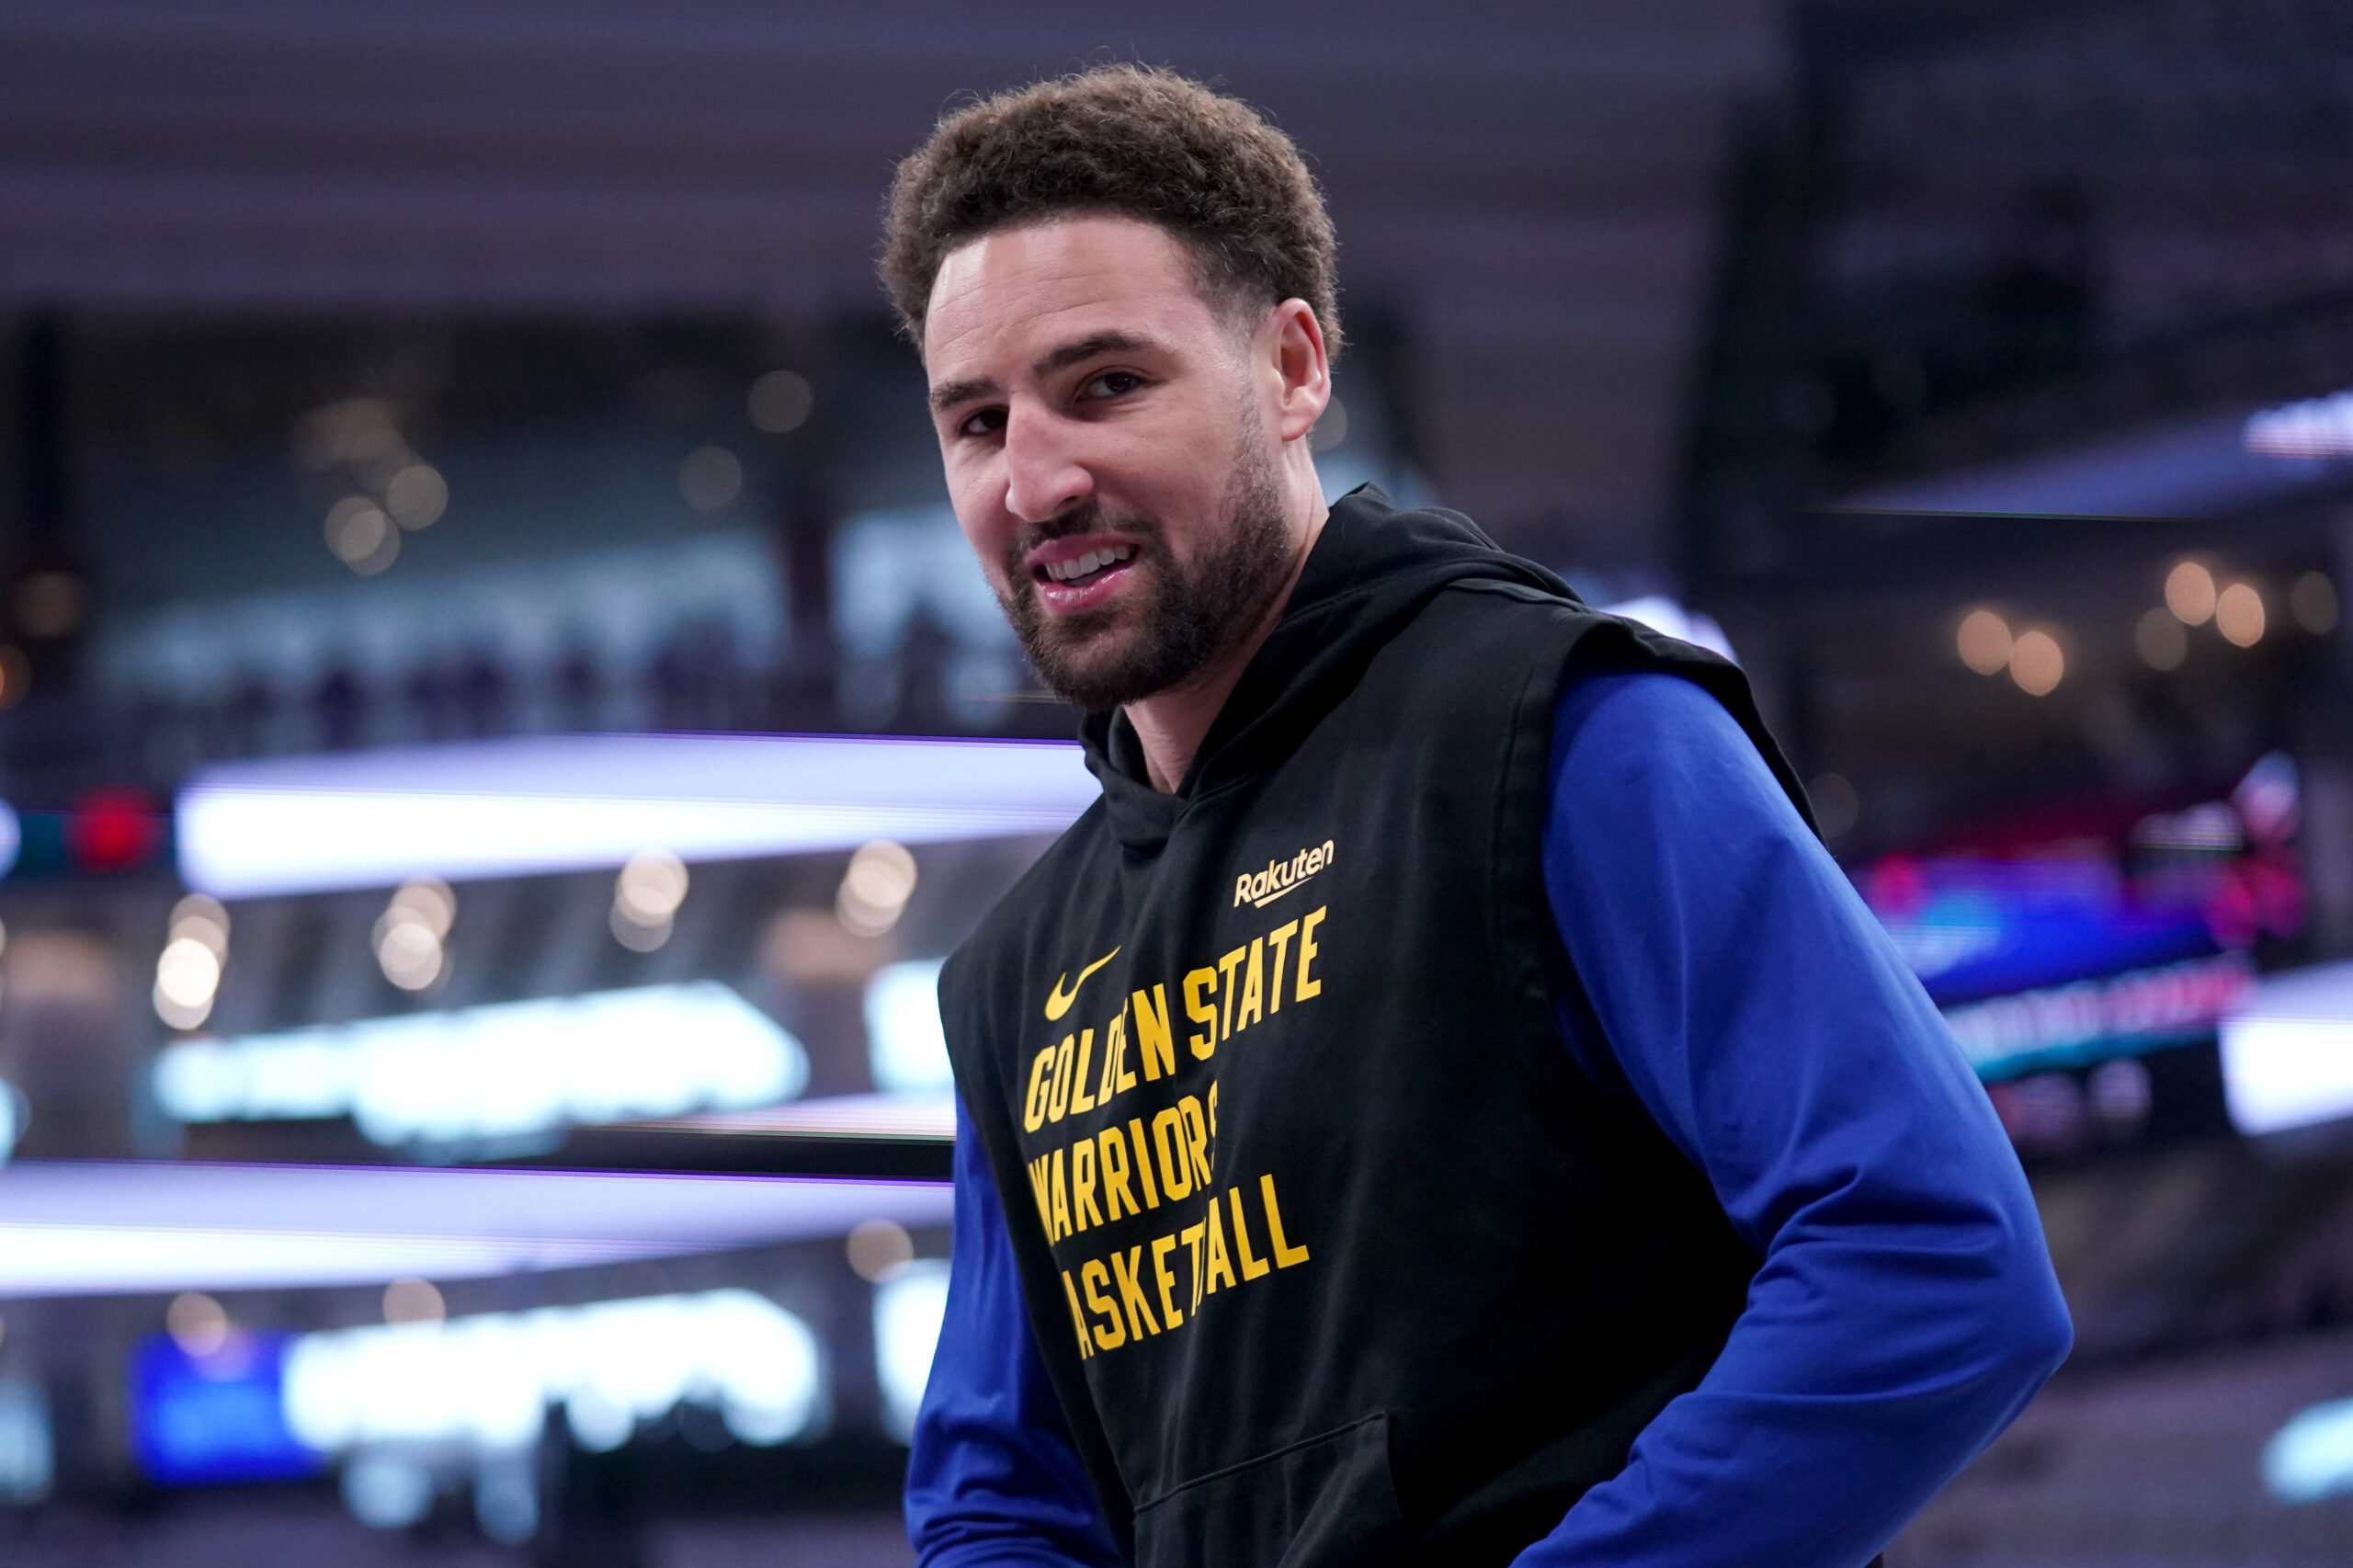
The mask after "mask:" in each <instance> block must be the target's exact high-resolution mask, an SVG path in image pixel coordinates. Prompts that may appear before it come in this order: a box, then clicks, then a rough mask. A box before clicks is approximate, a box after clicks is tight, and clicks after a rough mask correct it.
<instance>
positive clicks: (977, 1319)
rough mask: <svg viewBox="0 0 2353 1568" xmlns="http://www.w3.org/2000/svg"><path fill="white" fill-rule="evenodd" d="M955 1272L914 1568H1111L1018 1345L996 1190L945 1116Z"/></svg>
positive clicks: (935, 1361)
mask: <svg viewBox="0 0 2353 1568" xmlns="http://www.w3.org/2000/svg"><path fill="white" fill-rule="evenodd" d="M951 1267H953V1269H954V1272H953V1273H952V1274H950V1275H949V1284H948V1311H947V1314H946V1316H945V1318H944V1319H943V1320H942V1321H941V1323H940V1326H939V1347H938V1350H936V1351H935V1352H933V1355H932V1360H931V1381H930V1382H929V1383H928V1384H927V1385H926V1387H925V1389H924V1395H923V1405H922V1408H921V1409H920V1410H918V1411H917V1412H916V1415H915V1444H914V1451H913V1452H912V1453H911V1454H910V1455H909V1456H908V1459H907V1493H906V1510H907V1536H908V1539H909V1540H912V1541H913V1542H914V1543H915V1554H916V1560H917V1561H918V1562H920V1563H921V1564H922V1565H923V1568H964V1565H966V1564H975V1565H977V1564H981V1563H988V1564H991V1565H993V1568H994V1565H998V1564H1013V1565H1016V1568H1022V1565H1027V1568H1113V1565H1115V1564H1117V1563H1118V1562H1119V1556H1118V1553H1117V1552H1115V1551H1113V1550H1112V1547H1111V1541H1110V1538H1109V1536H1108V1535H1107V1534H1106V1533H1105V1531H1104V1528H1103V1524H1102V1520H1101V1517H1100V1516H1099V1514H1098V1513H1097V1509H1096V1503H1095V1490H1094V1487H1093V1486H1092V1484H1090V1483H1089V1482H1088V1481H1087V1479H1086V1471H1085V1470H1084V1469H1083V1468H1081V1466H1080V1464H1079V1461H1078V1456H1077V1454H1076V1453H1075V1452H1074V1451H1073V1450H1072V1448H1071V1441H1070V1428H1069V1427H1068V1426H1066V1425H1065V1424H1064V1422H1063V1412H1062V1405H1061V1403H1059V1402H1058V1401H1057V1400H1056V1398H1055V1396H1054V1390H1053V1385H1052V1384H1051V1383H1050V1382H1049V1381H1047V1378H1046V1368H1045V1364H1044V1362H1043V1361H1042V1360H1040V1358H1039V1355H1038V1347H1037V1345H1036V1343H1035V1342H1034V1341H1033V1340H1032V1339H1031V1338H1030V1337H1029V1312H1028V1310H1027V1309H1026V1308H1025V1307H1024V1306H1023V1304H1022V1300H1021V1283H1020V1278H1019V1277H1018V1276H1017V1274H1016V1272H1015V1269H1014V1261H1013V1246H1012V1243H1011V1242H1010V1241H1009V1240H1008V1239H1007V1238H1006V1232H1005V1211H1004V1210H1002V1209H1001V1208H999V1207H998V1204H997V1192H996V1184H995V1181H993V1180H992V1179H991V1178H990V1176H989V1167H988V1160H987V1157H986V1156H985V1155H984V1154H983V1153H982V1152H981V1147H980V1140H979V1139H978V1138H976V1137H974V1136H973V1133H972V1123H971V1122H970V1121H969V1120H967V1119H966V1118H965V1115H964V1107H963V1102H962V1101H961V1099H960V1100H959V1101H958V1102H957V1106H956V1221H955V1233H954V1257H953V1259H952V1260H951Z"/></svg>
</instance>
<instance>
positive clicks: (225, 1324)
mask: <svg viewBox="0 0 2353 1568" xmlns="http://www.w3.org/2000/svg"><path fill="white" fill-rule="evenodd" d="M164 1332H165V1333H166V1334H168V1335H171V1336H172V1343H173V1344H175V1345H176V1346H179V1347H180V1348H181V1349H182V1350H184V1351H186V1352H187V1353H188V1355H190V1356H194V1357H196V1358H199V1359H202V1358H204V1357H207V1356H210V1355H212V1354H214V1353H215V1352H216V1351H218V1350H219V1349H220V1348H221V1347H222V1346H224V1345H226V1344H228V1343H229V1334H230V1324H229V1313H228V1312H227V1310H226V1309H224V1308H223V1307H222V1305H221V1303H220V1302H218V1301H214V1300H213V1299H212V1298H211V1297H210V1296H208V1295H206V1294H205V1293H204V1292H203V1291H201V1290H183V1291H181V1292H180V1293H179V1294H178V1295H176V1296H175V1297H173V1298H172V1304H171V1305H170V1306H169V1307H166V1308H165V1310H164Z"/></svg>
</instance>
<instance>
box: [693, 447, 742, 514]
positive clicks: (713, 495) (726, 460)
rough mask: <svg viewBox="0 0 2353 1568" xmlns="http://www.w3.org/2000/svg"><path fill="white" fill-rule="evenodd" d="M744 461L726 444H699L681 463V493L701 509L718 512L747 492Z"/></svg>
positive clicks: (694, 506)
mask: <svg viewBox="0 0 2353 1568" xmlns="http://www.w3.org/2000/svg"><path fill="white" fill-rule="evenodd" d="M743 489H744V460H743V459H741V458H739V457H737V456H736V455H735V454H734V453H733V452H731V451H729V450H728V449H726V448H725V447H697V448H696V449H694V450H693V451H691V452H688V454H687V460H686V461H684V462H682V463H680V464H679V465H678V494H680V495H681V496H683V497H684V498H685V500H686V503H687V505H688V506H692V507H693V508H694V509H695V510H696V511H698V512H715V511H717V510H719V508H721V507H722V506H726V505H727V504H728V503H729V502H730V501H733V500H734V499H735V497H736V496H737V495H739V494H742V493H743Z"/></svg>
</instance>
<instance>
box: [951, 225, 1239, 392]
mask: <svg viewBox="0 0 2353 1568" xmlns="http://www.w3.org/2000/svg"><path fill="white" fill-rule="evenodd" d="M1216 325H1217V323H1216V316H1215V312H1212V311H1211V308H1210V306H1209V303H1208V301H1205V300H1204V299H1203V298H1202V297H1201V290H1200V285H1199V275H1198V273H1197V272H1196V270H1195V267H1194V263H1193V257H1192V254H1191V253H1190V252H1189V251H1188V250H1187V249H1186V248H1185V245H1184V243H1183V242H1182V241H1180V240H1178V239H1177V238H1176V236H1175V235H1173V234H1171V233H1168V232H1167V231H1166V230H1165V229H1163V228H1161V227H1160V226H1159V225H1158V224H1155V223H1147V222H1142V221H1141V220H1138V219H1133V218H1120V217H1108V216H1102V215H1095V214H1090V215H1087V216H1084V217H1074V218H1059V219H1054V220H1051V221H1049V222H1040V223H1025V224H1021V225H1019V226H1017V227H1014V228H1009V229H998V230H994V231H992V232H990V233H985V234H983V235H981V236H980V237H979V238H978V239H974V240H972V241H969V242H967V243H966V244H962V245H960V246H958V247H957V248H956V249H955V250H953V251H950V252H949V254H948V256H947V258H946V259H945V260H943V261H942V262H941V263H940V266H939V273H938V277H937V278H935V279H934V280H933V282H932V286H931V300H930V303H929V304H928V306H927V307H926V312H925V316H924V363H925V365H926V368H927V369H929V370H930V372H931V379H932V380H933V381H935V382H938V381H949V380H954V379H959V378H961V377H965V376H972V375H989V376H1002V375H1005V374H1007V373H1009V372H1010V369H1011V366H1010V365H1008V364H1000V363H997V361H1000V360H1009V361H1013V362H1017V363H1018V364H1025V365H1026V364H1027V363H1028V362H1029V358H1033V357H1034V356H1035V355H1036V354H1037V353H1038V352H1040V351H1041V350H1043V349H1047V348H1051V347H1053V346H1055V345H1058V344H1062V343H1066V342H1070V341H1073V340H1074V339H1076V338H1080V337H1084V336H1086V335H1090V334H1093V333H1097V332H1106V331H1123V332H1131V333H1132V332H1143V333H1148V334H1150V335H1154V336H1155V337H1159V338H1163V339H1165V340H1170V341H1182V340H1184V339H1187V338H1189V337H1191V336H1192V335H1196V334H1201V333H1210V332H1214V331H1215V330H1216Z"/></svg>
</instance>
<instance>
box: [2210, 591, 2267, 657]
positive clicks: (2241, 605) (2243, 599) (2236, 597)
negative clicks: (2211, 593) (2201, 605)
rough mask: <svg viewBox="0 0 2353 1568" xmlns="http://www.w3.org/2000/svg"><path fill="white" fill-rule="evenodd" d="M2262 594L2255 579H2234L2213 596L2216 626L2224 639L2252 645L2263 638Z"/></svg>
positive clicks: (2240, 645) (2239, 644)
mask: <svg viewBox="0 0 2353 1568" xmlns="http://www.w3.org/2000/svg"><path fill="white" fill-rule="evenodd" d="M2264 619H2265V617H2264V612H2263V595H2262V593H2261V592H2260V591H2259V590H2257V589H2256V585H2254V584H2252V583H2233V584H2232V585H2230V586H2229V587H2227V588H2224V589H2223V590H2222V593H2221V594H2219V595H2217V596H2216V597H2215V600H2214V630H2216V631H2220V632H2221V633H2222V639H2223V641H2224V642H2232V643H2234V644H2236V645H2237V646H2239V647H2241V648H2252V647H2254V646H2255V645H2256V643H2257V642H2262V641H2263V630H2264Z"/></svg>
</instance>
